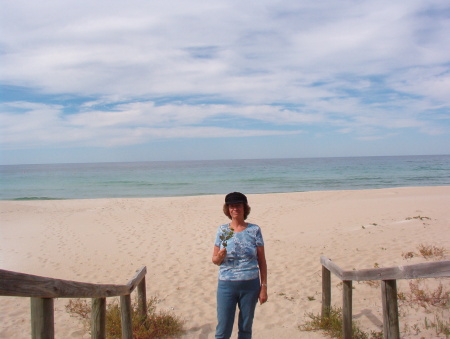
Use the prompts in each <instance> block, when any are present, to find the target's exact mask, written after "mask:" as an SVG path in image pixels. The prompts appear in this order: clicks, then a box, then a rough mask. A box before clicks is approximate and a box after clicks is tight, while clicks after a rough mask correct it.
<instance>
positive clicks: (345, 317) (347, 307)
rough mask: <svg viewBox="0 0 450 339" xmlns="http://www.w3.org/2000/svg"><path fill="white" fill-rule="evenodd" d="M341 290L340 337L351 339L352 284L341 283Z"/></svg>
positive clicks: (349, 282)
mask: <svg viewBox="0 0 450 339" xmlns="http://www.w3.org/2000/svg"><path fill="white" fill-rule="evenodd" d="M342 283H343V290H342V336H343V337H344V339H351V338H352V316H353V314H352V312H353V310H352V307H353V306H352V304H353V301H352V292H353V291H352V282H351V281H350V280H346V281H343V282H342Z"/></svg>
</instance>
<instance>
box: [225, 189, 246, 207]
mask: <svg viewBox="0 0 450 339" xmlns="http://www.w3.org/2000/svg"><path fill="white" fill-rule="evenodd" d="M241 203H244V204H246V203H247V197H246V196H245V195H243V194H242V193H240V192H232V193H228V194H227V195H226V197H225V204H227V205H230V204H241Z"/></svg>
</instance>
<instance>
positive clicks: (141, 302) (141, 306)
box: [137, 276, 147, 321]
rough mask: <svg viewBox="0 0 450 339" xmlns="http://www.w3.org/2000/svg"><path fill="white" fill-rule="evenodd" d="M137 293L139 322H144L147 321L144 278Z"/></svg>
mask: <svg viewBox="0 0 450 339" xmlns="http://www.w3.org/2000/svg"><path fill="white" fill-rule="evenodd" d="M137 292H138V293H137V294H138V297H137V298H138V310H139V315H140V317H141V321H144V320H145V319H147V290H146V286H145V276H144V277H143V278H142V280H141V282H140V283H139V285H138V288H137Z"/></svg>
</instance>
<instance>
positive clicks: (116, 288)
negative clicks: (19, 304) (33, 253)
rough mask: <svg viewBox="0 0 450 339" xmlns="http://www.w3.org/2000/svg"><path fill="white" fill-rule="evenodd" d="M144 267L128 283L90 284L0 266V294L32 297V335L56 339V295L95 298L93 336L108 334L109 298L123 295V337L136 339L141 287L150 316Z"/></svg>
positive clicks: (143, 304) (142, 307)
mask: <svg viewBox="0 0 450 339" xmlns="http://www.w3.org/2000/svg"><path fill="white" fill-rule="evenodd" d="M146 273H147V268H146V267H145V266H144V267H142V268H141V269H140V270H138V271H136V274H135V276H134V277H133V278H132V279H131V280H130V281H129V282H128V283H127V284H126V285H106V284H89V283H82V282H76V281H69V280H61V279H52V278H47V277H40V276H36V275H30V274H24V273H17V272H11V271H6V270H1V269H0V296H11V297H30V298H31V337H32V338H33V339H53V338H54V336H55V330H54V309H53V299H54V298H92V315H91V333H92V334H91V338H92V339H105V337H106V298H107V297H120V312H121V323H122V338H123V339H132V338H133V332H132V326H131V293H132V292H133V291H134V289H135V288H136V287H137V289H138V290H137V292H138V310H139V312H140V314H141V316H142V317H146V316H147V296H146V287H145V274H146Z"/></svg>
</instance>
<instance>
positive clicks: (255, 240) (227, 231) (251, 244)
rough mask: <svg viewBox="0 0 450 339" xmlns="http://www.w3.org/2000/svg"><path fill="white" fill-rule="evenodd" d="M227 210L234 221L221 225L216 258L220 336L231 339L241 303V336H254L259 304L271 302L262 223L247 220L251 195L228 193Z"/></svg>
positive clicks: (239, 334) (239, 326) (217, 329)
mask: <svg viewBox="0 0 450 339" xmlns="http://www.w3.org/2000/svg"><path fill="white" fill-rule="evenodd" d="M223 212H224V213H225V215H226V216H227V217H228V218H230V219H231V222H230V223H228V224H225V225H222V226H219V229H218V230H217V235H216V241H215V243H214V252H213V256H212V261H213V263H214V264H216V265H219V266H220V269H219V284H218V288H217V320H218V324H217V327H216V338H221V339H222V338H223V339H228V338H230V337H231V332H232V330H233V323H234V316H235V313H236V305H238V306H239V322H238V328H239V333H238V338H239V339H247V338H251V337H252V324H253V317H254V314H255V308H256V304H257V302H258V299H259V302H260V304H263V303H265V302H266V301H267V264H266V257H265V254H264V240H263V237H262V234H261V229H260V228H259V226H258V225H255V224H251V223H247V222H245V220H246V219H247V216H248V215H249V213H250V206H249V205H248V203H247V197H246V196H245V195H244V194H242V193H239V192H233V193H229V194H227V196H226V197H225V204H224V206H223Z"/></svg>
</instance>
